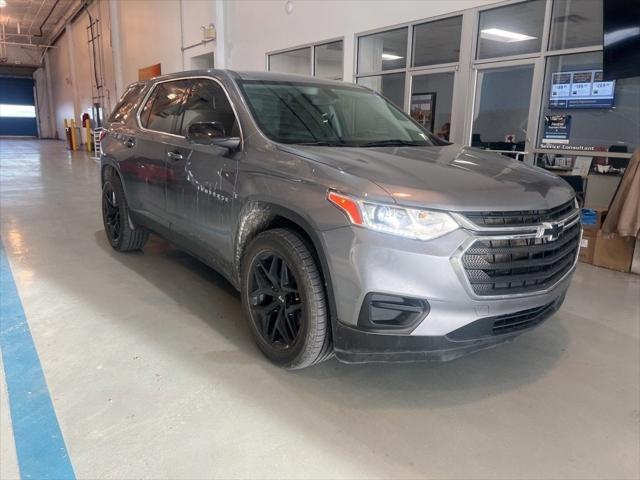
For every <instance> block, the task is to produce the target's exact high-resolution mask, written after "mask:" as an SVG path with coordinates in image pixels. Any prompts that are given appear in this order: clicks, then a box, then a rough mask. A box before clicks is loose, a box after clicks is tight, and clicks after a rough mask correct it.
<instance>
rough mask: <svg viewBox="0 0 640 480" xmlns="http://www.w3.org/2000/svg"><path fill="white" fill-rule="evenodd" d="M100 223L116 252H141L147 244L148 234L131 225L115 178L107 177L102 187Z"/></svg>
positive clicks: (125, 204) (126, 206) (127, 208)
mask: <svg viewBox="0 0 640 480" xmlns="http://www.w3.org/2000/svg"><path fill="white" fill-rule="evenodd" d="M102 221H103V224H104V231H105V233H106V234H107V239H108V240H109V243H110V244H111V246H112V247H113V248H114V249H115V250H117V251H118V252H129V251H132V250H142V248H143V247H144V245H145V243H147V240H148V238H149V232H147V231H146V230H143V229H141V228H134V227H133V225H132V224H131V221H130V218H129V206H128V205H127V199H126V198H125V196H124V189H123V188H122V182H121V181H120V179H119V178H118V177H117V176H113V175H108V176H107V177H106V179H105V182H104V184H103V186H102Z"/></svg>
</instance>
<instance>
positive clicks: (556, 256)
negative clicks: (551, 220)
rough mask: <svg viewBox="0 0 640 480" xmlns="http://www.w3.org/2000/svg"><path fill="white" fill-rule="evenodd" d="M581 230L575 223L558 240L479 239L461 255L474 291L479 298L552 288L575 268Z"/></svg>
mask: <svg viewBox="0 0 640 480" xmlns="http://www.w3.org/2000/svg"><path fill="white" fill-rule="evenodd" d="M580 229H581V227H580V223H575V224H574V225H572V226H570V227H567V228H566V229H565V230H564V231H563V232H561V233H560V235H559V236H558V238H557V239H556V240H548V239H545V238H518V239H508V240H495V239H491V238H487V239H482V237H479V238H478V240H476V241H475V242H474V243H473V244H472V245H471V247H469V248H468V249H467V251H466V252H465V253H464V254H463V255H462V266H463V267H464V270H465V273H466V275H467V278H468V279H469V283H470V284H471V288H472V289H473V291H474V292H475V293H476V295H480V296H490V295H517V294H522V293H531V292H535V291H539V290H544V289H546V288H549V287H551V286H552V285H554V284H555V283H556V282H557V281H559V280H560V279H561V278H562V277H563V276H564V275H565V274H566V273H567V272H568V271H569V270H570V269H571V267H572V266H573V264H574V262H575V259H576V255H577V254H578V247H579V241H580Z"/></svg>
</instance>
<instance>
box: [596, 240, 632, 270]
mask: <svg viewBox="0 0 640 480" xmlns="http://www.w3.org/2000/svg"><path fill="white" fill-rule="evenodd" d="M635 245H636V239H635V237H621V236H620V235H617V234H615V233H612V234H604V233H602V231H601V230H598V235H597V238H596V245H595V252H594V255H593V264H594V265H596V266H598V267H604V268H610V269H611V270H617V271H619V272H629V271H630V270H631V261H632V259H633V251H634V249H635Z"/></svg>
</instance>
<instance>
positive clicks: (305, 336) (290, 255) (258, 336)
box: [241, 228, 333, 369]
mask: <svg viewBox="0 0 640 480" xmlns="http://www.w3.org/2000/svg"><path fill="white" fill-rule="evenodd" d="M241 293H242V305H243V307H244V309H245V313H246V315H247V318H248V319H249V324H250V326H251V331H252V333H253V335H254V337H255V340H256V343H257V344H258V347H259V348H260V350H261V351H262V352H263V353H264V355H265V356H266V357H267V358H268V359H269V360H271V362H273V363H274V364H276V365H278V366H280V367H284V368H288V369H300V368H305V367H309V366H311V365H314V364H316V363H319V362H322V361H324V360H327V359H328V358H330V357H331V356H332V354H333V345H332V341H331V331H330V328H329V319H328V315H327V301H326V296H325V291H324V285H323V282H322V277H321V275H320V271H319V269H318V266H317V265H316V262H315V260H314V257H313V255H312V253H311V251H310V249H309V248H308V247H307V245H306V244H305V242H304V240H303V239H302V237H300V235H298V234H297V233H296V232H294V231H293V230H289V229H282V228H278V229H274V230H267V231H266V232H263V233H261V234H259V235H258V236H257V237H256V238H255V239H254V240H253V241H252V242H251V244H250V245H249V246H248V248H247V250H246V253H245V254H244V255H243V258H242V285H241Z"/></svg>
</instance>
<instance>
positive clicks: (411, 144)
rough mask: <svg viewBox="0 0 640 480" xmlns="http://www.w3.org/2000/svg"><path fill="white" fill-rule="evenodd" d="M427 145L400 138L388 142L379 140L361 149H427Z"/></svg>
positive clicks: (364, 145) (366, 144) (368, 143)
mask: <svg viewBox="0 0 640 480" xmlns="http://www.w3.org/2000/svg"><path fill="white" fill-rule="evenodd" d="M427 145H428V144H427V143H422V142H412V141H409V140H400V139H398V138H390V139H388V140H377V141H375V142H367V143H363V144H362V145H360V146H361V147H425V146H427Z"/></svg>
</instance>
